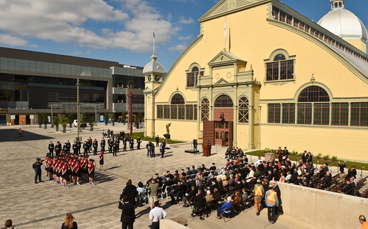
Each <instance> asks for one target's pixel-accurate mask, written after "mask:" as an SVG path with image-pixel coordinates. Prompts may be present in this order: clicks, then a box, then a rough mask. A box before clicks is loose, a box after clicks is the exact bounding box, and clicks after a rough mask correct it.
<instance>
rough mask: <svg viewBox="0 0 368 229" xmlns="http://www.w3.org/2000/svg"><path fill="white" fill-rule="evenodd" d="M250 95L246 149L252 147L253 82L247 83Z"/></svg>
mask: <svg viewBox="0 0 368 229" xmlns="http://www.w3.org/2000/svg"><path fill="white" fill-rule="evenodd" d="M249 90H250V95H249V140H248V150H252V149H253V139H254V138H253V134H254V132H253V131H254V107H253V104H254V102H253V84H251V85H249Z"/></svg>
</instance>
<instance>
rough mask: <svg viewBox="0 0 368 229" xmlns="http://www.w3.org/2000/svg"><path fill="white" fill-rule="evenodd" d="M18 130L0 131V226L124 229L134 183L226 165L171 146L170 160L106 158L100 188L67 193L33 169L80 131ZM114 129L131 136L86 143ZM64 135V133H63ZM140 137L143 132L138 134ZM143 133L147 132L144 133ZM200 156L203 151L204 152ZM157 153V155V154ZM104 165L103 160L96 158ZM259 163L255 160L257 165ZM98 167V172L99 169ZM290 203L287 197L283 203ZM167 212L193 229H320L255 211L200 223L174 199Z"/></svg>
mask: <svg viewBox="0 0 368 229" xmlns="http://www.w3.org/2000/svg"><path fill="white" fill-rule="evenodd" d="M19 127H21V128H22V130H23V136H24V137H23V138H19V137H18V131H17V130H18V128H19ZM19 127H18V126H17V127H14V126H12V127H1V128H0V156H1V158H0V163H1V166H0V183H1V186H2V188H1V190H0V203H2V204H1V205H2V207H1V209H0V220H1V222H5V220H7V219H12V220H13V222H14V224H15V225H16V227H17V228H18V229H22V228H60V226H61V224H62V222H63V221H64V218H65V215H66V214H67V213H72V214H73V215H74V217H75V221H76V222H77V223H78V225H79V228H81V229H83V228H86V229H87V228H121V223H120V215H121V210H119V209H118V202H119V196H120V194H121V192H122V190H123V189H124V187H125V183H126V181H127V180H128V179H132V181H133V184H134V185H137V183H138V182H139V181H142V182H143V183H145V182H146V181H147V180H148V178H149V177H150V176H151V175H154V174H155V173H159V174H160V175H162V174H163V173H164V172H166V170H170V171H172V172H174V171H175V170H176V169H178V170H179V171H180V169H182V168H183V169H185V168H186V167H188V166H192V165H195V166H198V165H201V164H205V165H206V166H210V164H211V163H212V162H215V163H216V166H217V167H222V166H224V165H225V159H224V151H225V149H224V148H221V147H213V155H212V156H211V157H202V156H201V155H200V154H199V155H192V154H188V153H184V150H185V149H190V147H191V146H190V143H182V144H178V145H171V149H170V150H168V151H167V154H166V157H165V158H163V159H162V158H160V157H156V158H147V157H146V149H145V148H144V146H145V145H146V142H143V144H142V146H143V148H144V149H141V150H134V151H128V152H119V153H118V157H112V154H105V166H104V169H105V171H103V172H100V171H96V176H95V180H96V182H95V183H96V186H91V185H89V184H88V183H86V182H85V181H84V182H82V185H81V186H76V185H73V184H71V185H70V188H69V189H66V188H64V187H62V186H60V185H59V184H56V183H55V182H53V181H48V180H47V178H46V176H45V173H44V170H43V174H42V178H43V180H44V181H45V182H42V183H39V184H35V183H34V171H33V169H32V167H31V165H32V164H33V163H34V162H35V159H36V158H37V157H41V158H43V157H44V156H45V154H46V153H47V146H48V143H49V141H50V140H51V141H53V142H54V143H56V142H57V141H60V142H61V143H62V144H63V143H64V142H66V140H69V141H71V142H72V140H73V137H75V136H76V134H77V132H76V128H71V129H70V128H69V127H68V128H67V133H62V132H56V131H55V128H50V126H48V129H43V128H41V129H40V128H38V126H36V125H35V126H19ZM107 128H110V129H111V128H113V129H114V132H115V133H118V132H119V131H120V130H124V131H125V132H128V130H127V127H126V126H123V125H122V124H116V125H115V126H114V127H112V126H111V125H109V126H107V127H106V126H105V125H101V124H100V125H98V126H95V128H94V129H95V130H94V131H92V132H91V131H89V130H83V131H82V132H81V133H80V136H81V137H82V138H83V140H85V139H87V138H88V137H92V139H95V138H97V140H98V141H100V140H101V138H102V135H101V132H102V129H105V130H106V129H107ZM60 129H62V128H60ZM134 131H137V130H134ZM139 131H142V129H140V130H139ZM199 150H202V147H201V146H199ZM157 152H158V151H157V148H156V153H157ZM91 158H93V159H95V160H98V156H91ZM255 159H256V158H255V157H253V160H255ZM97 167H98V166H97ZM283 198H287V197H283ZM160 203H161V205H162V206H163V208H164V209H165V210H166V211H167V213H168V216H167V218H169V219H173V218H184V219H186V220H187V227H188V228H192V229H195V228H201V229H206V228H235V227H238V228H239V227H240V228H280V229H281V228H315V227H313V226H310V225H308V224H307V223H306V222H302V221H300V220H298V219H295V218H292V217H289V216H286V215H283V216H280V217H279V218H278V220H277V222H276V224H273V225H271V224H269V223H268V220H267V210H266V209H264V210H263V211H262V212H261V215H260V216H256V214H255V211H254V209H253V208H251V209H249V210H247V211H243V212H241V213H240V214H239V215H237V216H235V217H234V218H231V220H226V222H224V220H218V219H216V212H215V211H214V212H212V214H211V215H210V216H209V217H208V218H205V220H203V221H202V220H200V219H199V217H196V218H192V217H191V216H190V213H191V209H190V208H183V207H182V204H178V205H171V204H170V200H169V199H164V200H161V201H160ZM149 210H150V209H149V206H148V205H146V206H143V207H138V208H136V215H137V219H136V221H135V224H134V228H139V229H141V228H149V225H150V224H151V223H150V221H149V219H148V213H149Z"/></svg>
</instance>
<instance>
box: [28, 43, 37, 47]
mask: <svg viewBox="0 0 368 229" xmlns="http://www.w3.org/2000/svg"><path fill="white" fill-rule="evenodd" d="M29 47H30V48H37V47H38V44H30V45H29Z"/></svg>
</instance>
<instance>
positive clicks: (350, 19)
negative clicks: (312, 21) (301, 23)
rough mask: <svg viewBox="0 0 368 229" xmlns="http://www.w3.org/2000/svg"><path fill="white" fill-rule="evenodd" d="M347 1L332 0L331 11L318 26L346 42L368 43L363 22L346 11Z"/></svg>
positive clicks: (367, 35)
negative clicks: (359, 41)
mask: <svg viewBox="0 0 368 229" xmlns="http://www.w3.org/2000/svg"><path fill="white" fill-rule="evenodd" d="M344 2H345V0H331V4H332V6H331V11H330V12H328V13H327V14H326V15H325V16H323V17H322V18H321V19H320V20H319V21H318V24H319V25H320V26H322V27H324V28H326V29H327V30H329V31H330V32H332V33H334V34H336V35H337V36H339V37H341V38H342V39H344V40H362V41H363V42H364V43H366V42H367V38H368V33H367V29H366V28H365V26H364V24H363V23H362V21H361V20H360V19H359V18H358V17H357V16H355V14H353V13H352V12H350V11H349V10H347V9H345V6H344Z"/></svg>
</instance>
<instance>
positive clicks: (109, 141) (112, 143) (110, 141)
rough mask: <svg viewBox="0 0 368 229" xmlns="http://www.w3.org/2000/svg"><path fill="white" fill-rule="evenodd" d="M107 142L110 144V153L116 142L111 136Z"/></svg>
mask: <svg viewBox="0 0 368 229" xmlns="http://www.w3.org/2000/svg"><path fill="white" fill-rule="evenodd" d="M107 144H108V145H109V153H112V148H113V146H114V142H113V141H112V140H111V138H109V140H107Z"/></svg>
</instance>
